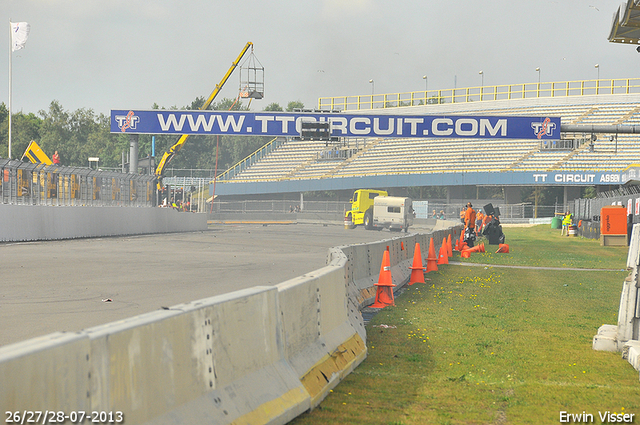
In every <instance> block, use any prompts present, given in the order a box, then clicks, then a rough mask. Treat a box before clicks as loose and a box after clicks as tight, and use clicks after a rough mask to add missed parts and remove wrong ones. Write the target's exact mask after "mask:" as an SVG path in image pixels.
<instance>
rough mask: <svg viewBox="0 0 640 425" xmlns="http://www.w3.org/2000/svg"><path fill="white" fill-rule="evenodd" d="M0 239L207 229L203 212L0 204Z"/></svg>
mask: <svg viewBox="0 0 640 425" xmlns="http://www.w3.org/2000/svg"><path fill="white" fill-rule="evenodd" d="M0 217H2V219H0V241H2V242H10V241H35V240H53V239H73V238H88V237H104V236H122V235H140V234H149V233H172V232H191V231H198V230H207V216H206V214H195V213H185V212H179V211H176V210H174V209H172V208H151V207H139V208H137V207H72V206H68V207H51V206H39V205H10V204H0Z"/></svg>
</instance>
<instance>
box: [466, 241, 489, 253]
mask: <svg viewBox="0 0 640 425" xmlns="http://www.w3.org/2000/svg"><path fill="white" fill-rule="evenodd" d="M465 251H469V252H485V250H484V244H483V243H481V244H480V245H476V246H474V247H473V248H467V249H465Z"/></svg>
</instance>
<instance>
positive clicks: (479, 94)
mask: <svg viewBox="0 0 640 425" xmlns="http://www.w3.org/2000/svg"><path fill="white" fill-rule="evenodd" d="M629 93H640V79H638V78H625V79H597V80H578V81H553V82H542V83H519V84H508V85H496V86H484V85H482V86H479V87H467V88H453V89H447V90H420V91H412V92H403V93H380V94H370V95H350V96H349V95H347V96H333V97H321V98H319V99H318V109H330V110H340V111H342V110H361V109H377V108H397V107H402V106H417V105H425V104H426V105H429V104H442V103H467V102H478V101H481V102H482V101H495V100H505V99H531V98H544V97H569V96H589V95H603V94H629Z"/></svg>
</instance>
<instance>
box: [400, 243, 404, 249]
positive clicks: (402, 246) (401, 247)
mask: <svg viewBox="0 0 640 425" xmlns="http://www.w3.org/2000/svg"><path fill="white" fill-rule="evenodd" d="M400 251H404V242H402V241H400Z"/></svg>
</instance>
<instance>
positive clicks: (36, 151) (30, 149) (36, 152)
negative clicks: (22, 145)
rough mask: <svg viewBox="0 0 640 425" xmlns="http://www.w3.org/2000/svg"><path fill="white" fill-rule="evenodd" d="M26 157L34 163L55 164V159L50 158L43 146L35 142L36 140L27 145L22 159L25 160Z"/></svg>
mask: <svg viewBox="0 0 640 425" xmlns="http://www.w3.org/2000/svg"><path fill="white" fill-rule="evenodd" d="M25 158H27V159H28V160H29V161H31V162H32V163H34V164H40V163H42V164H46V165H53V161H51V159H49V157H48V156H47V154H46V153H44V151H43V150H42V148H41V147H40V146H39V145H38V144H37V143H36V142H35V140H32V141H31V142H30V143H29V146H27V150H25V151H24V154H23V155H22V158H20V160H21V161H24V159H25Z"/></svg>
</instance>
